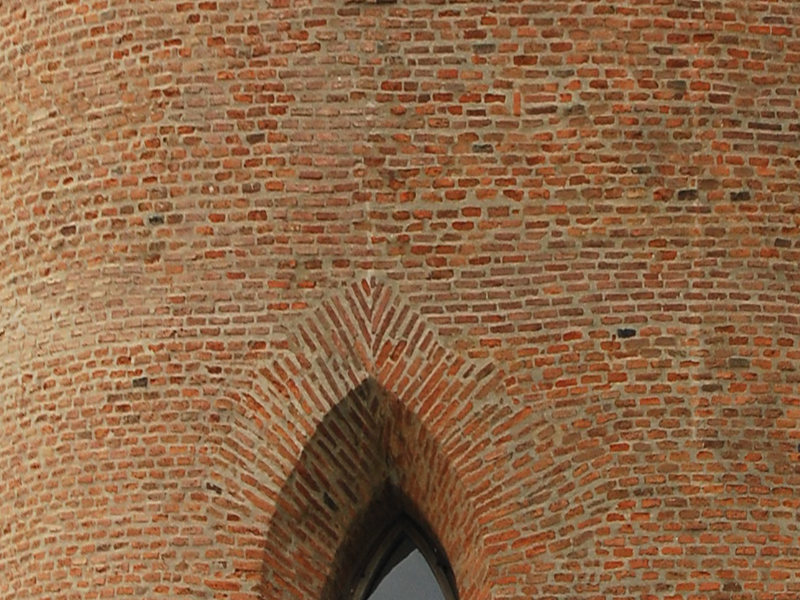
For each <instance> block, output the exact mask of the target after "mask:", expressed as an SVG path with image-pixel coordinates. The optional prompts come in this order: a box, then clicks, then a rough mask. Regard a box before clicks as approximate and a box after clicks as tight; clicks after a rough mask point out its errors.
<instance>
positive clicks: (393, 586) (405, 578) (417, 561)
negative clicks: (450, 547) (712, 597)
mask: <svg viewBox="0 0 800 600" xmlns="http://www.w3.org/2000/svg"><path fill="white" fill-rule="evenodd" d="M375 548H376V550H375V552H374V554H373V556H371V557H370V561H369V563H368V566H367V568H366V569H365V570H364V572H363V573H362V577H361V580H360V581H359V582H358V585H357V586H356V588H355V594H354V595H353V599H354V600H456V599H457V596H456V593H455V587H454V586H453V585H452V582H451V578H450V577H448V573H450V568H449V565H448V564H447V559H446V557H445V556H444V553H443V552H442V551H441V550H439V549H438V548H437V547H436V546H435V545H434V544H431V543H430V542H428V540H427V539H426V538H425V537H424V535H423V534H422V533H421V532H420V531H419V529H418V528H416V527H415V526H414V525H413V524H412V523H411V522H410V521H408V520H406V519H403V520H401V521H400V522H399V523H397V524H396V525H395V526H394V527H392V528H391V529H390V530H389V531H388V532H387V533H386V534H385V535H384V536H382V538H381V539H380V540H379V541H378V543H377V544H376V546H375Z"/></svg>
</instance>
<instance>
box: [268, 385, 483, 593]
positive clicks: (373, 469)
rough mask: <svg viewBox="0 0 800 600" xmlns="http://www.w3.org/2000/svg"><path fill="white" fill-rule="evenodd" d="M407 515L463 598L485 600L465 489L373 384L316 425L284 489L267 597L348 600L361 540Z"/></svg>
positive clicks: (415, 425) (430, 439)
mask: <svg viewBox="0 0 800 600" xmlns="http://www.w3.org/2000/svg"><path fill="white" fill-rule="evenodd" d="M401 514H409V515H411V516H412V517H413V518H414V520H415V522H417V523H422V524H424V530H425V531H426V532H429V534H428V535H427V537H428V539H431V540H440V541H441V547H442V548H443V550H444V551H446V552H447V555H448V556H450V557H452V558H453V561H454V562H453V571H454V572H455V576H456V580H457V581H458V587H459V591H460V594H461V597H462V598H464V599H465V600H466V599H473V598H480V597H481V593H482V592H481V590H482V587H483V586H482V585H481V583H482V579H483V578H484V577H485V570H483V569H482V568H481V567H482V566H483V565H485V560H484V557H483V556H482V537H481V535H480V533H479V532H480V527H479V524H478V523H477V519H476V515H475V511H474V510H473V507H472V506H471V503H470V495H469V494H468V493H467V490H466V488H465V486H464V482H463V481H461V479H460V478H459V477H458V476H457V474H456V472H455V470H454V468H453V465H452V464H451V462H450V461H449V459H448V456H446V454H445V453H444V452H443V451H442V449H441V446H440V444H439V442H438V441H437V440H436V439H435V438H434V436H433V435H432V434H431V432H429V431H428V430H427V429H426V428H425V427H424V426H423V424H422V423H421V422H420V421H419V419H418V418H417V417H416V416H415V415H414V414H413V413H411V412H410V411H409V410H408V409H407V408H406V407H404V406H403V403H401V402H399V401H398V400H397V398H396V397H395V396H394V395H393V394H390V393H387V392H386V391H385V390H384V389H383V388H382V386H380V385H379V384H378V383H377V382H376V381H375V380H374V379H372V378H367V379H365V380H364V381H362V382H361V384H360V385H358V386H357V387H356V388H354V389H353V390H352V391H351V392H350V393H348V394H347V395H346V396H345V397H344V398H343V399H342V400H341V401H340V402H339V403H338V404H337V405H336V406H335V407H334V408H333V409H331V411H329V413H328V414H327V415H326V416H325V418H324V419H323V420H322V421H321V422H320V423H319V425H318V426H317V428H316V430H315V432H314V434H313V436H311V438H310V439H309V440H307V442H306V444H305V445H304V448H303V451H302V453H301V455H300V456H299V457H298V459H297V462H296V464H295V467H294V469H293V470H292V472H291V474H290V475H289V477H288V478H287V479H286V481H285V483H284V485H283V486H282V488H281V492H280V495H279V497H278V499H277V502H276V508H275V512H274V514H273V515H272V518H271V519H270V524H269V527H268V530H267V532H266V536H265V541H264V552H263V568H262V573H261V584H260V587H261V588H262V589H261V590H260V596H261V597H263V598H271V599H272V598H287V599H288V598H298V597H304V598H321V599H323V600H334V599H335V600H341V599H342V598H346V597H347V596H346V595H343V594H345V593H346V591H347V586H348V584H349V581H350V580H351V577H352V576H353V573H352V568H351V567H352V565H353V564H356V563H358V562H359V559H360V556H361V554H360V553H359V554H358V556H357V555H356V551H355V550H354V548H356V547H357V545H358V543H359V542H358V540H361V543H362V544H363V540H365V539H370V538H374V535H375V532H377V531H382V530H384V529H385V527H386V526H388V525H389V520H388V519H396V518H398V517H399V515H401ZM376 515H377V516H376ZM353 540H356V541H353ZM353 544H356V546H354V545H353ZM436 544H437V545H438V544H439V541H437V542H436ZM362 550H363V547H362Z"/></svg>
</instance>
